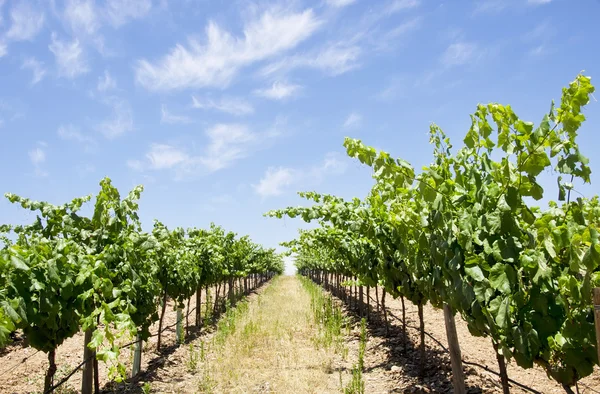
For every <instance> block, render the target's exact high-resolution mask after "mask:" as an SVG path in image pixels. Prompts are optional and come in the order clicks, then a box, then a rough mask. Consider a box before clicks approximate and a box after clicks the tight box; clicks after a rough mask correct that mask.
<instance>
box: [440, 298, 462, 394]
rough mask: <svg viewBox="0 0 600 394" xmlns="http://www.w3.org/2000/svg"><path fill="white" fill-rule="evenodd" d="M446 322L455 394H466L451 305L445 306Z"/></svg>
mask: <svg viewBox="0 0 600 394" xmlns="http://www.w3.org/2000/svg"><path fill="white" fill-rule="evenodd" d="M444 320H445V322H446V336H447V337H448V347H449V350H450V363H451V364H452V386H454V393H455V394H465V393H466V392H467V391H466V388H465V375H464V373H463V369H462V356H461V354H460V344H459V343H458V335H457V333H456V323H455V321H454V314H453V313H452V308H450V305H448V304H444Z"/></svg>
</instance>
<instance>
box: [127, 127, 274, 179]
mask: <svg viewBox="0 0 600 394" xmlns="http://www.w3.org/2000/svg"><path fill="white" fill-rule="evenodd" d="M279 123H280V120H279V119H278V120H276V122H275V125H274V126H273V128H271V129H269V130H267V131H265V132H253V131H251V130H249V129H248V127H247V126H245V125H243V124H238V123H229V124H224V123H221V124H216V125H214V126H212V127H210V128H208V129H207V130H206V131H205V134H206V136H207V137H208V144H207V145H206V148H205V149H204V150H203V151H202V152H200V153H194V152H190V150H188V149H185V148H180V147H177V146H174V145H167V144H152V145H151V148H150V150H149V151H148V153H147V154H146V157H145V160H128V161H127V166H128V167H129V168H131V169H133V170H135V171H144V170H147V169H149V170H157V169H166V168H169V169H172V170H174V171H175V174H176V179H183V178H185V177H189V176H194V175H199V174H206V173H212V172H215V171H218V170H221V169H224V168H227V167H231V166H232V165H233V164H234V163H235V162H236V161H238V160H240V159H243V158H245V157H247V156H249V155H250V154H251V153H253V152H254V151H256V150H259V149H264V148H265V147H266V146H267V145H268V144H269V142H270V141H271V140H272V139H273V138H275V137H277V136H279V135H280V132H279V130H278V127H279V126H280V125H279Z"/></svg>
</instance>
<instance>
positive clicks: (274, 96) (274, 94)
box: [254, 81, 302, 100]
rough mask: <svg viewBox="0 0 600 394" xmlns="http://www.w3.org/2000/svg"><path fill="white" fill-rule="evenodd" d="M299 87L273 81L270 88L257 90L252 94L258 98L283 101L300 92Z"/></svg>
mask: <svg viewBox="0 0 600 394" xmlns="http://www.w3.org/2000/svg"><path fill="white" fill-rule="evenodd" d="M301 88H302V87H301V86H300V85H294V84H290V83H286V82H281V81H275V82H273V85H272V86H271V87H270V88H267V89H257V90H255V91H254V93H255V94H256V95H258V96H261V97H265V98H268V99H271V100H283V99H285V98H288V97H290V96H292V95H294V94H296V93H297V92H299V91H300V89H301Z"/></svg>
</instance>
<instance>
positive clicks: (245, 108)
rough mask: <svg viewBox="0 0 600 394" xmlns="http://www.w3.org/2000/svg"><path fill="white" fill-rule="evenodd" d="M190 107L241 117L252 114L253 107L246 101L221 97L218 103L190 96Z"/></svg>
mask: <svg viewBox="0 0 600 394" xmlns="http://www.w3.org/2000/svg"><path fill="white" fill-rule="evenodd" d="M192 107H193V108H198V109H214V110H217V111H221V112H225V113H228V114H231V115H236V116H242V115H250V114H252V113H254V107H253V106H252V104H250V103H249V102H247V101H246V100H243V99H240V98H233V97H223V98H221V99H220V100H218V101H214V100H212V99H209V98H204V99H203V98H199V97H196V96H192Z"/></svg>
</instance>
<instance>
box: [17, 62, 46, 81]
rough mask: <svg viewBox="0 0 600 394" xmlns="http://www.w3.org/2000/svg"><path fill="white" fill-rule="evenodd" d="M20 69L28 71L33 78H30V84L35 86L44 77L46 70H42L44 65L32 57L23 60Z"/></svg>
mask: <svg viewBox="0 0 600 394" xmlns="http://www.w3.org/2000/svg"><path fill="white" fill-rule="evenodd" d="M21 68H22V69H29V70H31V72H32V73H33V77H32V78H31V84H32V85H35V84H36V83H38V82H40V81H41V80H42V79H44V77H45V76H46V69H45V68H44V63H43V62H40V61H38V60H37V59H36V58H34V57H30V58H27V59H25V61H24V62H23V65H22V66H21Z"/></svg>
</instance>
